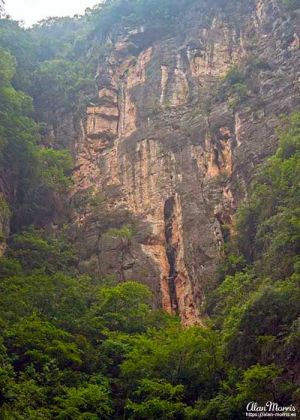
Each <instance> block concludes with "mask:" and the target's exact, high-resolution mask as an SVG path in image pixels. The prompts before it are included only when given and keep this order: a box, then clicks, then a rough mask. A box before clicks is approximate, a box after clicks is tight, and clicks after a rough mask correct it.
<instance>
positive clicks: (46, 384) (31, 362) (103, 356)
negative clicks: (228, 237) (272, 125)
mask: <svg viewBox="0 0 300 420" xmlns="http://www.w3.org/2000/svg"><path fill="white" fill-rule="evenodd" d="M299 136H300V115H299V114H295V115H293V116H292V118H291V119H290V120H289V121H288V122H285V123H284V128H283V131H282V133H281V142H280V147H279V149H278V151H277V153H276V155H275V156H274V157H272V158H271V159H270V160H269V161H268V162H267V163H266V165H264V167H263V168H262V170H261V172H260V174H259V176H258V177H257V178H256V180H255V183H254V186H253V190H252V192H251V194H250V196H249V199H248V203H246V204H245V205H244V207H243V208H242V209H241V210H240V211H239V213H238V218H237V220H238V222H237V226H236V235H235V239H234V241H233V242H232V243H230V244H229V245H228V250H227V256H226V258H225V261H224V263H223V266H222V267H221V277H222V281H221V283H220V286H219V287H218V289H217V290H216V291H214V292H213V293H212V296H211V297H210V299H209V312H210V314H211V319H212V321H211V322H210V326H207V327H205V328H201V327H193V328H189V329H183V328H182V327H181V326H180V325H179V323H178V321H177V319H172V318H170V317H168V316H166V315H163V314H162V313H160V312H159V311H155V310H153V309H151V305H150V303H149V302H150V300H149V299H150V295H149V291H148V290H147V289H146V288H145V287H144V286H142V285H140V284H137V283H134V282H125V283H122V284H119V285H114V284H110V282H109V280H108V279H107V280H105V279H96V278H88V277H80V276H79V275H78V274H77V270H76V255H75V254H74V253H73V252H72V251H71V250H72V247H71V244H68V243H67V242H66V240H65V239H63V238H62V237H61V238H51V236H49V235H47V234H46V233H45V232H43V231H37V230H32V229H31V230H28V231H25V232H23V233H21V234H17V235H15V236H13V237H12V239H11V242H10V246H9V250H8V252H7V255H6V256H5V257H4V258H2V260H1V330H2V333H1V376H0V378H1V389H2V390H1V409H0V410H1V411H0V412H1V416H2V418H5V419H6V418H7V419H10V418H16V419H17V418H20V419H29V418H30V419H31V418H32V419H38V418H41V419H42V418H43V419H45V418H59V419H69V418H70V419H71V418H72V419H74V418H91V419H92V418H95V419H97V418H123V416H125V418H136V419H158V418H161V419H167V418H170V419H171V418H172V419H173V418H178V419H179V418H195V419H198V418H201V419H212V418H216V419H224V418H226V419H238V418H244V411H245V405H246V404H247V402H249V401H252V400H254V401H258V402H259V403H262V404H264V403H265V401H267V400H273V399H274V400H276V402H278V403H280V404H281V405H289V404H291V403H294V404H296V402H297V399H298V398H299V397H298V395H299V390H298V388H297V381H298V377H297V375H298V373H299V352H298V349H299V337H300V336H299V325H298V324H299V301H300V296H299V261H298V260H299V214H298V213H299V165H300V155H299V153H300V137H299ZM245 238H247V240H245Z"/></svg>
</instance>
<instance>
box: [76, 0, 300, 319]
mask: <svg viewBox="0 0 300 420" xmlns="http://www.w3.org/2000/svg"><path fill="white" fill-rule="evenodd" d="M249 3H250V4H248V5H247V6H244V7H242V8H237V9H236V10H235V11H234V12H229V11H227V12H226V11H218V12H215V13H214V14H213V15H212V16H211V18H210V19H207V18H205V19H204V17H203V16H202V14H201V12H200V11H197V8H195V9H194V10H190V11H187V13H186V16H183V18H182V27H180V28H178V31H177V34H175V35H174V34H173V35H172V34H171V35H169V36H166V35H164V36H163V35H162V36H161V37H157V36H156V37H154V36H151V33H150V34H149V32H147V30H145V29H144V28H141V29H138V30H136V31H132V32H127V33H125V34H124V33H123V34H121V35H115V36H114V37H113V38H112V42H113V48H112V52H111V54H110V55H109V57H108V59H107V61H106V62H105V63H101V64H100V66H99V70H98V76H97V81H98V86H99V92H98V98H97V99H96V100H95V101H94V102H93V103H91V104H90V106H89V107H88V108H87V116H86V119H85V120H84V121H83V122H82V123H81V134H80V136H79V137H78V138H77V139H76V144H75V146H74V150H75V155H76V160H77V163H76V171H75V173H74V181H75V188H74V197H75V196H76V194H77V195H78V194H81V193H84V192H86V191H92V193H93V194H94V195H96V194H97V193H101V195H102V197H103V199H104V202H105V206H106V209H108V210H107V211H110V212H111V214H114V215H115V224H116V225H117V226H119V227H120V226H123V225H124V224H126V223H127V224H128V223H131V221H132V223H136V224H137V226H139V229H138V233H137V234H136V235H135V236H134V237H133V238H129V239H128V238H127V239H126V240H125V239H124V238H122V237H121V238H120V237H114V235H113V234H112V235H111V236H110V237H108V236H107V235H106V236H105V235H101V233H99V232H101V227H99V218H98V219H97V217H96V216H97V215H96V216H95V214H92V212H91V211H90V210H89V209H87V208H86V207H84V206H83V208H81V210H80V211H79V210H78V209H77V213H76V214H77V215H76V220H75V221H76V223H77V225H78V241H79V242H80V243H81V246H80V248H81V253H82V267H83V269H84V267H85V268H86V269H90V270H100V272H99V275H101V267H102V268H103V271H104V272H105V273H109V272H110V273H112V274H115V275H116V276H117V277H118V279H119V280H120V281H122V280H124V279H135V280H138V281H141V282H145V283H147V284H148V285H150V287H151V288H152V290H153V291H154V292H155V294H156V296H157V301H158V302H161V304H162V306H163V308H164V309H165V310H167V311H168V312H172V313H178V314H179V315H180V316H181V318H182V320H183V322H184V323H185V324H193V323H195V322H201V319H203V316H204V314H203V310H202V308H203V303H204V301H205V290H207V288H209V287H213V285H214V284H215V281H216V264H217V261H218V258H219V256H220V254H221V250H222V246H223V242H224V232H225V230H226V229H228V228H229V229H230V225H231V224H232V217H233V215H234V212H235V210H236V207H237V205H238V204H239V202H240V201H241V200H242V199H243V198H244V197H245V195H246V194H247V186H248V185H249V182H250V180H251V178H252V176H253V173H254V171H255V168H256V167H257V165H258V164H259V163H260V162H262V161H263V159H264V158H265V157H266V156H268V155H269V154H270V153H271V152H272V151H273V150H274V149H275V148H276V143H277V136H276V127H277V126H278V121H279V116H280V115H281V114H286V113H289V112H291V111H293V110H295V109H296V108H297V107H299V103H300V102H299V99H300V90H299V88H300V75H299V69H300V49H299V38H300V10H297V11H295V12H293V14H288V13H287V12H286V11H284V10H283V9H282V7H281V6H280V4H281V2H279V1H277V0H259V1H256V2H254V1H253V2H252V4H251V2H249ZM240 63H242V65H243V66H246V67H247V66H248V68H249V69H250V70H251V71H252V73H253V74H254V77H252V79H251V81H250V79H249V80H246V81H245V84H246V86H247V95H246V96H245V97H244V98H242V100H240V101H238V102H237V103H235V104H233V103H232V102H231V100H230V98H228V96H226V95H225V96H224V95H222V94H221V93H220V92H221V90H220V89H219V88H218V86H219V85H220V80H221V79H222V78H224V76H225V75H226V74H227V73H228V71H229V69H231V68H232V66H234V65H236V64H237V65H239V64H240ZM251 66H252V67H253V69H252V67H251ZM94 213H95V212H94ZM96 213H97V211H96ZM129 215H130V216H129ZM98 216H99V217H100V219H101V217H102V216H101V215H100V213H99V214H98ZM130 220H131V221H130ZM102 230H103V229H102ZM87 267H88V268H87ZM97 267H98V268H97Z"/></svg>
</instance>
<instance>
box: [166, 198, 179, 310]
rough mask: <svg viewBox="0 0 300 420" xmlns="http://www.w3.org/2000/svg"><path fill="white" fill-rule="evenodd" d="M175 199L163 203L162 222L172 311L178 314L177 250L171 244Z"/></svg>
mask: <svg viewBox="0 0 300 420" xmlns="http://www.w3.org/2000/svg"><path fill="white" fill-rule="evenodd" d="M174 211H175V199H174V197H170V198H168V199H167V201H166V202H165V207H164V221H165V238H166V253H167V258H168V262H169V266H170V269H169V277H168V286H169V294H170V301H171V308H172V310H173V311H174V312H175V313H176V314H178V299H177V293H176V284H175V282H176V277H177V271H176V257H177V249H176V247H175V246H174V243H173V222H174V217H175V213H174Z"/></svg>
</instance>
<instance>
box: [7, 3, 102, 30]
mask: <svg viewBox="0 0 300 420" xmlns="http://www.w3.org/2000/svg"><path fill="white" fill-rule="evenodd" d="M97 3H99V0H5V5H6V7H5V10H6V13H7V14H9V15H10V16H12V17H13V18H14V19H16V20H23V21H24V23H25V25H26V26H30V25H32V24H33V23H36V22H38V21H39V20H41V19H44V18H46V17H49V16H73V15H75V14H82V13H83V12H84V10H85V9H86V8H87V7H93V6H94V5H95V4H97Z"/></svg>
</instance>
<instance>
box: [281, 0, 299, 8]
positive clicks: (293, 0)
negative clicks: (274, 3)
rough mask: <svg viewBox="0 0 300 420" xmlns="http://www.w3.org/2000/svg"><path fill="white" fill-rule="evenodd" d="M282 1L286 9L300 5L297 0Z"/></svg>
mask: <svg viewBox="0 0 300 420" xmlns="http://www.w3.org/2000/svg"><path fill="white" fill-rule="evenodd" d="M282 2H283V5H284V6H285V7H286V8H287V9H288V10H296V9H299V7H300V2H299V0H282Z"/></svg>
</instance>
